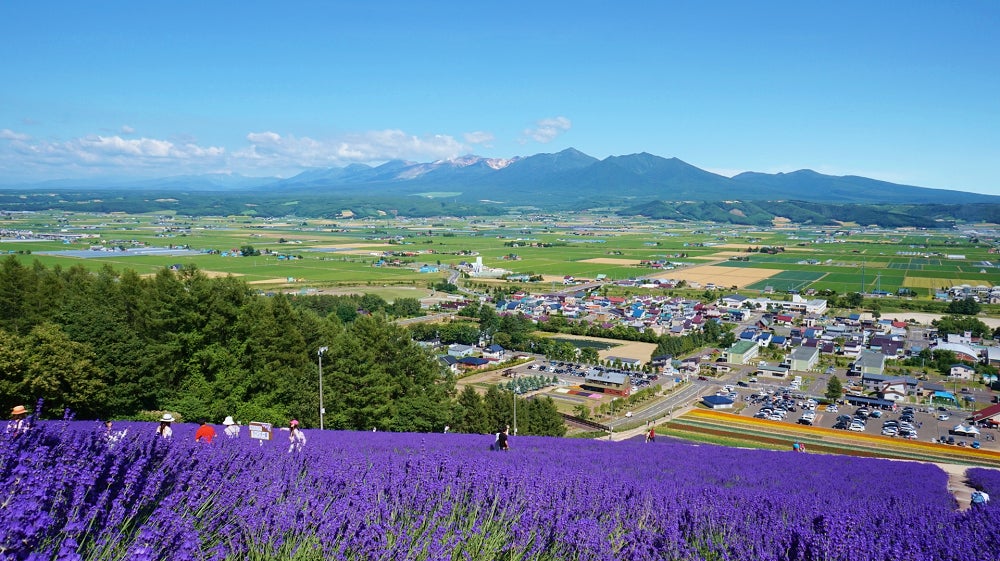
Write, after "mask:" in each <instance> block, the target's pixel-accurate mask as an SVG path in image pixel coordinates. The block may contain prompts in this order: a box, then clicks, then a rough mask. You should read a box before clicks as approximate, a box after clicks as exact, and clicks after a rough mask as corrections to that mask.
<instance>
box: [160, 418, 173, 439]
mask: <svg viewBox="0 0 1000 561" xmlns="http://www.w3.org/2000/svg"><path fill="white" fill-rule="evenodd" d="M174 421H175V419H174V416H173V415H171V414H170V413H164V414H163V416H162V417H160V426H158V427H156V434H157V435H159V436H161V437H163V438H170V437H172V436H174V429H172V428H170V423H172V422H174Z"/></svg>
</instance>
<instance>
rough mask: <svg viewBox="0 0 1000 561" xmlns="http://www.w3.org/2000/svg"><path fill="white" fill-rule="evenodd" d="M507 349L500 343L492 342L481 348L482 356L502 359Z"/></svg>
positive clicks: (490, 358)
mask: <svg viewBox="0 0 1000 561" xmlns="http://www.w3.org/2000/svg"><path fill="white" fill-rule="evenodd" d="M506 353H507V350H506V349H504V348H503V347H501V346H500V345H497V344H493V345H490V346H489V347H486V348H485V349H483V358H485V359H489V360H501V361H502V360H503V359H504V357H505V355H506Z"/></svg>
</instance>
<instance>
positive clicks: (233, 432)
mask: <svg viewBox="0 0 1000 561" xmlns="http://www.w3.org/2000/svg"><path fill="white" fill-rule="evenodd" d="M222 424H223V425H225V426H226V430H225V433H226V436H228V437H229V438H236V437H237V436H239V435H240V426H239V425H237V424H236V421H234V420H233V416H232V415H227V416H226V418H225V419H224V420H223V421H222Z"/></svg>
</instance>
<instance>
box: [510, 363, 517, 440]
mask: <svg viewBox="0 0 1000 561" xmlns="http://www.w3.org/2000/svg"><path fill="white" fill-rule="evenodd" d="M517 389H518V388H517V370H515V371H514V387H513V389H512V390H511V393H512V394H514V434H517Z"/></svg>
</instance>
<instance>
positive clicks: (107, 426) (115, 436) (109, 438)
mask: <svg viewBox="0 0 1000 561" xmlns="http://www.w3.org/2000/svg"><path fill="white" fill-rule="evenodd" d="M113 426H114V423H112V422H111V421H110V420H108V421H104V441H105V442H106V443H107V444H108V448H111V447H113V446H114V445H115V444H117V443H118V441H119V440H121V439H123V438H125V434H126V433H127V432H128V429H124V430H120V431H117V432H116V431H115V430H114V429H113V428H112V427H113Z"/></svg>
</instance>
